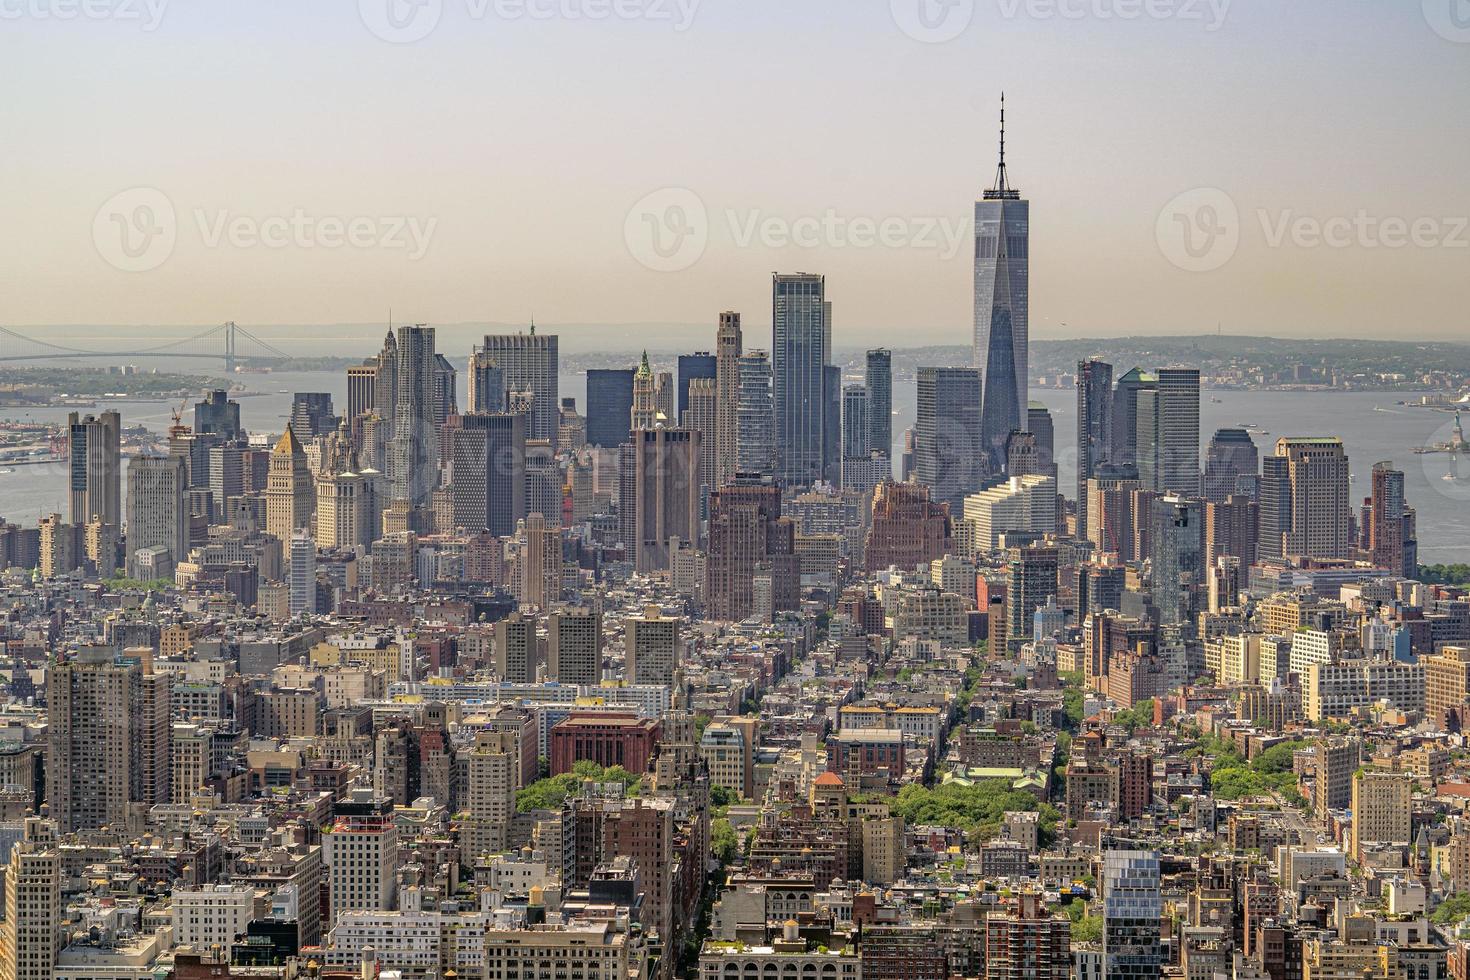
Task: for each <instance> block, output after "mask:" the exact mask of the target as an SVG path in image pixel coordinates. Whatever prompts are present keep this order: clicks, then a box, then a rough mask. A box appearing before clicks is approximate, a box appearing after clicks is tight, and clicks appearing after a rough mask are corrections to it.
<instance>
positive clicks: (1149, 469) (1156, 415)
mask: <svg viewBox="0 0 1470 980" xmlns="http://www.w3.org/2000/svg"><path fill="white" fill-rule="evenodd" d="M1137 406H1138V407H1137V413H1136V414H1137V425H1136V428H1137V446H1136V456H1137V460H1138V482H1139V483H1140V484H1141V485H1142V486H1143V487H1144V488H1145V489H1147V490H1153V491H1155V492H1156V493H1166V492H1170V491H1172V492H1174V493H1181V494H1184V495H1186V496H1190V497H1197V496H1199V492H1200V470H1199V370H1198V369H1197V368H1160V369H1159V372H1158V382H1157V385H1156V387H1154V388H1142V389H1140V390H1139V392H1138V400H1137Z"/></svg>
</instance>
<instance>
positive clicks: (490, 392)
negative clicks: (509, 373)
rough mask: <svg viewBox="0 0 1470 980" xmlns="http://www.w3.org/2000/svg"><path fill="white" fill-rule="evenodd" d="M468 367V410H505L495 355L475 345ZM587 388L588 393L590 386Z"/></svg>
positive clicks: (501, 383) (503, 384)
mask: <svg viewBox="0 0 1470 980" xmlns="http://www.w3.org/2000/svg"><path fill="white" fill-rule="evenodd" d="M469 369H470V370H469V378H468V381H469V385H468V394H469V397H470V411H471V412H503V411H505V407H506V401H505V374H504V373H503V372H502V371H501V370H500V363H499V362H498V361H496V360H495V355H494V354H491V353H489V352H488V351H483V350H481V349H480V348H479V347H476V348H475V349H474V350H473V351H471V352H470V364H469ZM589 374H590V372H589ZM588 390H589V393H590V391H591V389H590V387H589V389H588Z"/></svg>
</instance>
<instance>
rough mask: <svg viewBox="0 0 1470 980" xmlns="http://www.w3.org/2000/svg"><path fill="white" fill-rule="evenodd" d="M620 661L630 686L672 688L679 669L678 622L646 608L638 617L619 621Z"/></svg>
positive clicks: (654, 608) (662, 613) (661, 611)
mask: <svg viewBox="0 0 1470 980" xmlns="http://www.w3.org/2000/svg"><path fill="white" fill-rule="evenodd" d="M623 637H624V639H623V646H624V657H625V659H626V663H627V674H628V680H629V682H630V683H633V684H663V685H666V686H672V685H673V683H674V674H675V673H676V672H677V671H678V669H679V660H680V657H679V619H678V617H676V616H665V615H664V611H663V610H662V609H660V608H659V607H658V606H652V605H650V606H647V607H645V608H644V610H643V615H641V616H629V617H628V618H627V619H626V620H624V621H623Z"/></svg>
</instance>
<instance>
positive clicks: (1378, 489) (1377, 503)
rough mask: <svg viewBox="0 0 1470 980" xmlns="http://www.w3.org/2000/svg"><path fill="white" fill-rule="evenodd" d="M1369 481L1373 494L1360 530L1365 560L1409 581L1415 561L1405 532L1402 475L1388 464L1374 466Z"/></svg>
mask: <svg viewBox="0 0 1470 980" xmlns="http://www.w3.org/2000/svg"><path fill="white" fill-rule="evenodd" d="M1372 479H1373V490H1372V494H1373V495H1372V496H1371V497H1369V498H1368V506H1367V514H1368V519H1367V521H1366V522H1365V523H1366V525H1367V526H1366V527H1364V529H1363V534H1364V537H1365V538H1366V540H1365V541H1364V550H1365V551H1367V552H1368V560H1369V561H1371V562H1372V563H1373V564H1374V565H1375V566H1376V567H1378V568H1386V569H1388V571H1389V574H1391V575H1403V576H1405V577H1409V578H1412V577H1413V576H1414V574H1415V573H1416V572H1417V571H1418V568H1417V565H1418V562H1417V561H1414V560H1411V557H1410V556H1411V555H1412V554H1413V552H1414V551H1415V550H1416V549H1415V548H1414V547H1413V545H1414V542H1412V540H1411V538H1412V535H1410V534H1409V533H1408V531H1409V525H1410V524H1411V523H1412V518H1411V517H1410V515H1411V514H1412V511H1411V510H1410V509H1409V507H1408V506H1407V504H1406V502H1405V500H1404V473H1403V471H1402V470H1396V469H1394V467H1393V464H1392V463H1390V462H1382V463H1374V464H1373V477H1372Z"/></svg>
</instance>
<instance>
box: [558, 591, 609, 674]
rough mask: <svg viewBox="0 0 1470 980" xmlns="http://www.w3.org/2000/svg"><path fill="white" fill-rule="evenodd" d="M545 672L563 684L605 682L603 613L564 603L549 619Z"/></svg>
mask: <svg viewBox="0 0 1470 980" xmlns="http://www.w3.org/2000/svg"><path fill="white" fill-rule="evenodd" d="M546 675H547V679H548V680H553V681H556V682H558V683H560V684H594V685H595V684H600V683H602V613H600V612H599V611H597V610H596V609H590V608H588V607H586V606H575V607H573V606H563V607H561V608H559V609H554V610H552V612H551V615H550V616H549V617H548V618H547V631H546Z"/></svg>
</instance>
